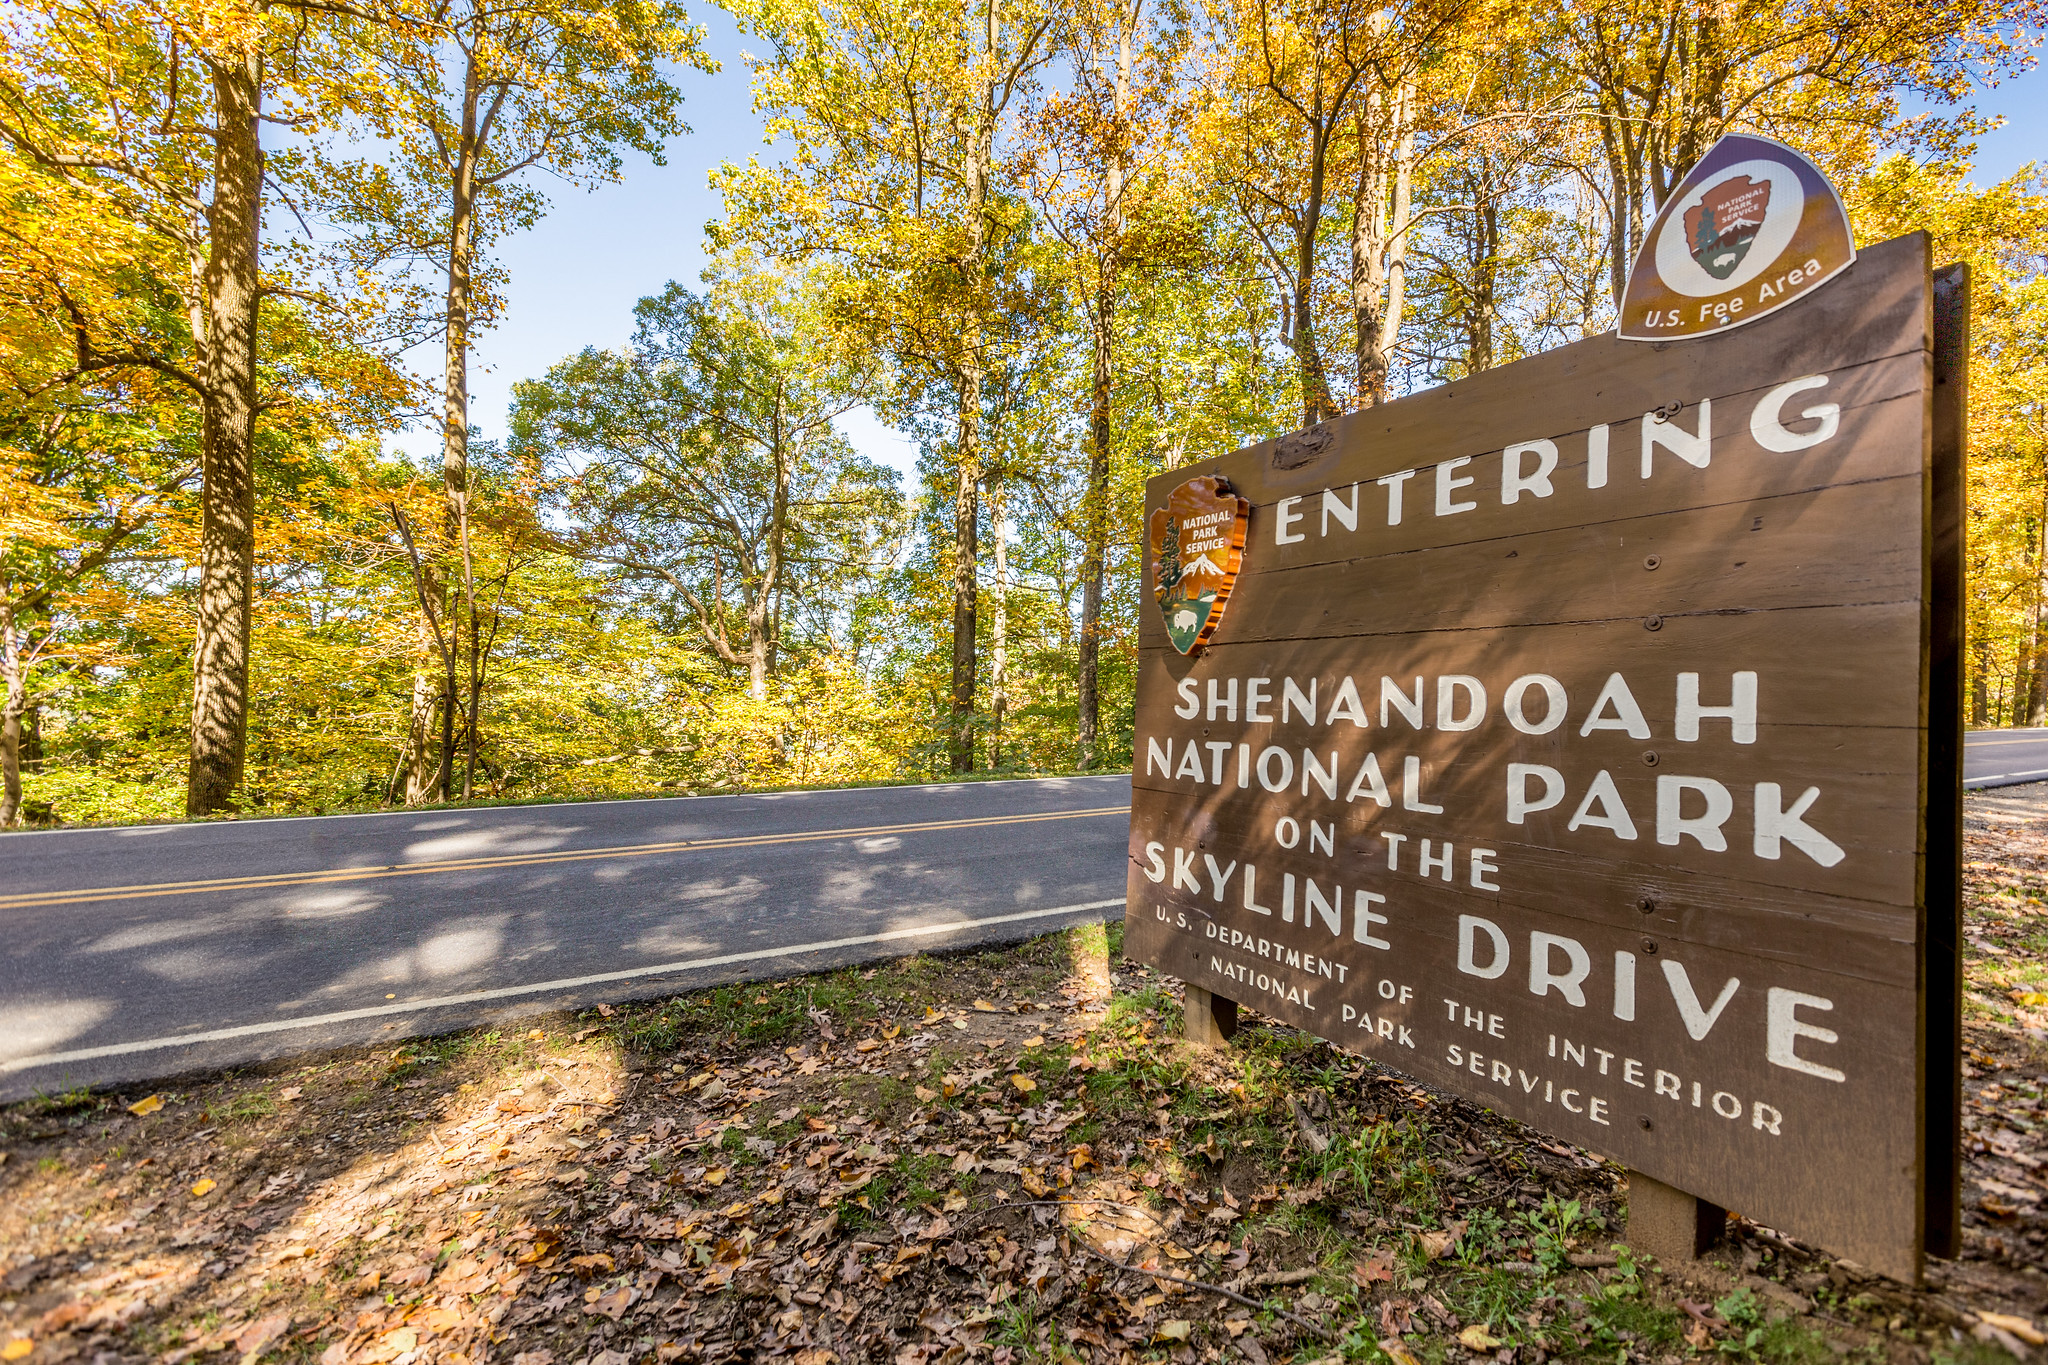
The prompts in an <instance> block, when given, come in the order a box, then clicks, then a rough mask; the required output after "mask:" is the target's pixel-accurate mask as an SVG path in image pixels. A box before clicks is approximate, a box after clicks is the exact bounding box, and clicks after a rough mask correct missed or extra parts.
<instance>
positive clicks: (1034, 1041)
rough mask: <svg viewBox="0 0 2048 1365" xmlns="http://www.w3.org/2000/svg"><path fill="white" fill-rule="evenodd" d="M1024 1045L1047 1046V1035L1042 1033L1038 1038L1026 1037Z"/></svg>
mask: <svg viewBox="0 0 2048 1365" xmlns="http://www.w3.org/2000/svg"><path fill="white" fill-rule="evenodd" d="M1024 1046H1026V1047H1044V1046H1045V1035H1044V1034H1040V1035H1039V1036H1038V1037H1036V1038H1026V1039H1025V1040H1024Z"/></svg>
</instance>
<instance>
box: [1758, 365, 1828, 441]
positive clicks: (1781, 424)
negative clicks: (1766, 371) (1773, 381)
mask: <svg viewBox="0 0 2048 1365" xmlns="http://www.w3.org/2000/svg"><path fill="white" fill-rule="evenodd" d="M1827 382H1828V377H1827V376H1826V375H1824V374H1810V375H1807V376H1806V377H1805V378H1804V379H1794V380H1792V381H1791V382H1790V383H1787V384H1780V385H1778V387H1777V388H1775V389H1772V390H1771V391H1770V392H1769V393H1767V394H1765V395H1764V396H1763V397H1762V398H1761V399H1759V400H1758V401H1757V405H1756V411H1755V412H1752V413H1751V414H1750V415H1749V434H1750V435H1751V436H1753V437H1755V438H1756V443H1757V444H1758V445H1760V446H1762V447H1763V448H1764V449H1765V450H1768V451H1771V452H1773V453H1774V454H1778V455H1790V454H1791V453H1792V452H1793V451H1795V450H1811V449H1812V448H1813V447H1814V446H1817V445H1819V444H1820V443H1821V442H1822V441H1825V440H1828V439H1829V438H1831V437H1832V436H1833V435H1834V434H1835V432H1836V431H1837V430H1839V429H1840V428H1841V425H1842V409H1841V407H1840V405H1838V404H1835V403H1817V404H1815V405H1814V406H1813V407H1810V408H1808V409H1806V410H1805V411H1804V412H1802V413H1800V414H1799V415H1800V416H1801V417H1804V418H1807V419H1808V420H1810V421H1815V422H1819V423H1820V425H1819V426H1817V427H1815V428H1814V429H1813V430H1812V431H1790V430H1787V429H1786V426H1785V419H1784V417H1783V416H1782V413H1783V411H1784V407H1785V400H1786V399H1788V398H1790V397H1791V396H1792V395H1793V394H1795V393H1804V392H1805V391H1806V390H1808V389H1821V388H1826V387H1827Z"/></svg>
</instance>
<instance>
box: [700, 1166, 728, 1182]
mask: <svg viewBox="0 0 2048 1365" xmlns="http://www.w3.org/2000/svg"><path fill="white" fill-rule="evenodd" d="M725 1175H726V1171H725V1167H723V1166H720V1167H719V1168H718V1169H717V1170H715V1171H706V1172H704V1183H705V1184H707V1185H723V1184H724V1183H725Z"/></svg>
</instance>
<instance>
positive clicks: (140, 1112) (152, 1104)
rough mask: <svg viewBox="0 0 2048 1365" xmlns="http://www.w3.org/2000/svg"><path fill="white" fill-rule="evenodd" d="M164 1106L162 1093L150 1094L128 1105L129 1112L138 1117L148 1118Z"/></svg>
mask: <svg viewBox="0 0 2048 1365" xmlns="http://www.w3.org/2000/svg"><path fill="white" fill-rule="evenodd" d="M163 1107H164V1097H163V1096H162V1095H149V1096H145V1097H144V1098H142V1099H139V1100H137V1101H135V1103H133V1104H131V1105H129V1106H128V1112H129V1113H131V1114H133V1115H135V1116H136V1117H137V1118H146V1117H148V1116H149V1115H151V1114H154V1113H155V1112H156V1111H157V1110H159V1109H161V1108H163Z"/></svg>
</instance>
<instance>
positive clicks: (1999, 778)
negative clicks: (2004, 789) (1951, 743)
mask: <svg viewBox="0 0 2048 1365" xmlns="http://www.w3.org/2000/svg"><path fill="white" fill-rule="evenodd" d="M2015 777H2048V768H2029V769H2027V771H2025V772H2023V773H1985V774H1983V775H1982V776H1980V777H1966V778H1964V779H1963V785H1964V786H1965V787H1967V786H1969V785H1970V784H1971V783H1972V782H2006V781H2010V780H2011V779H2013V778H2015Z"/></svg>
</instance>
